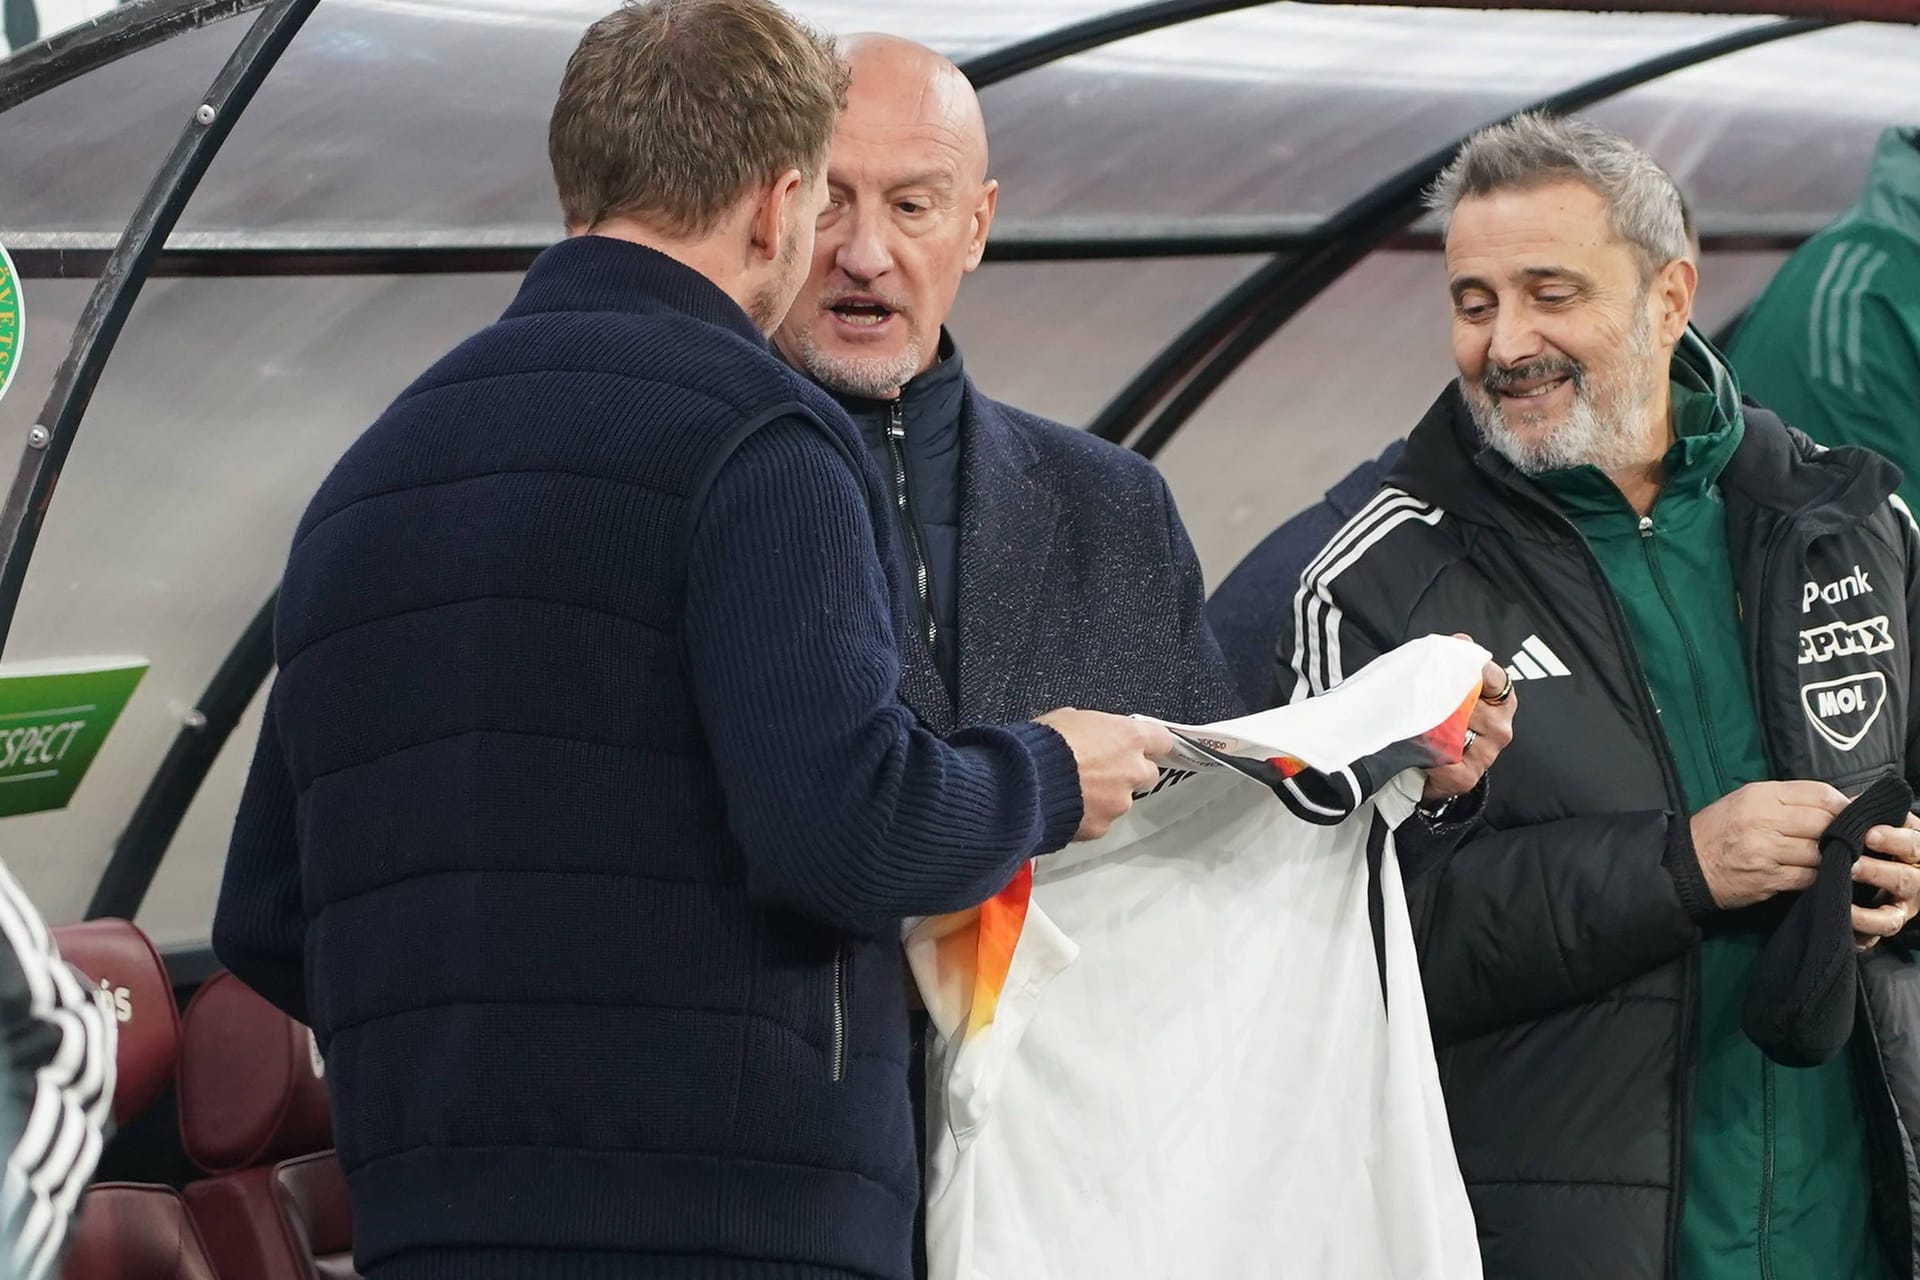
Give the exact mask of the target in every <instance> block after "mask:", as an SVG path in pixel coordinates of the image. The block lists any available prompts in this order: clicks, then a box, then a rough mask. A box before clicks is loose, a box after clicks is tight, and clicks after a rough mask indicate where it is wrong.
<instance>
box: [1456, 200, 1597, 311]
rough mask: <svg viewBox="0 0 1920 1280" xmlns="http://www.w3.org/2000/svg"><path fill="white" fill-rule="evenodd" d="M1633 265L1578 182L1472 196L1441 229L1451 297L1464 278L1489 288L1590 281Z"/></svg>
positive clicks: (1464, 201)
mask: <svg viewBox="0 0 1920 1280" xmlns="http://www.w3.org/2000/svg"><path fill="white" fill-rule="evenodd" d="M1632 263H1633V251H1632V248H1631V247H1630V246H1629V245H1628V244H1627V242H1626V241H1625V240H1623V239H1621V238H1620V235H1619V233H1618V232H1617V231H1616V230H1615V229H1614V226H1613V221H1612V219H1611V218H1610V217H1609V216H1608V214H1607V209H1606V203H1605V201H1604V200H1603V199H1601V197H1600V196H1599V194H1598V193H1597V192H1595V191H1593V190H1592V189H1591V188H1589V187H1586V186H1584V185H1581V184H1576V183H1555V184H1550V185H1546V186H1541V187H1535V188H1531V189H1519V190H1501V191H1494V192H1490V193H1488V194H1486V195H1483V196H1470V197H1468V198H1467V199H1464V200H1462V201H1461V202H1460V204H1459V205H1458V206H1457V207H1456V208H1455V209H1454V211H1453V215H1452V217H1451V218H1450V219H1449V220H1448V224H1447V235H1446V265H1447V276H1448V280H1449V285H1450V289H1451V291H1452V292H1453V293H1454V294H1455V296H1458V294H1459V292H1460V287H1461V284H1462V283H1463V282H1465V281H1472V282H1474V283H1475V284H1477V285H1479V286H1480V287H1483V288H1494V289H1497V288H1499V287H1501V286H1512V285H1520V284H1526V283H1529V282H1533V281H1538V280H1541V279H1545V278H1550V277H1554V276H1559V277H1575V278H1581V279H1584V280H1585V281H1586V282H1589V283H1591V282H1593V281H1595V280H1597V279H1598V278H1600V277H1604V276H1607V275H1610V274H1612V273H1613V269H1615V268H1620V269H1626V270H1631V269H1632Z"/></svg>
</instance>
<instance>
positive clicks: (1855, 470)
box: [1292, 388, 1920, 1280]
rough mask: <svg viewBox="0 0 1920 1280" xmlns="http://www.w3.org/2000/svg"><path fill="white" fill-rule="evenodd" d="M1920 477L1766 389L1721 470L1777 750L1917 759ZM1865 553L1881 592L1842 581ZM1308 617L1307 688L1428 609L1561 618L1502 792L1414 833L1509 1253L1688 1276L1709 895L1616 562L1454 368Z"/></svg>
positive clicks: (1348, 530)
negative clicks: (1609, 575) (1810, 420)
mask: <svg viewBox="0 0 1920 1280" xmlns="http://www.w3.org/2000/svg"><path fill="white" fill-rule="evenodd" d="M1899 479H1900V477H1899V473H1898V472H1897V471H1896V470H1895V469H1894V468H1893V467H1892V466H1891V465H1890V464H1889V463H1887V462H1885V461H1884V460H1883V459H1881V458H1879V457H1878V456H1877V455H1874V454H1869V453H1866V452H1864V451H1861V450H1854V449H1836V450H1832V451H1830V452H1828V451H1822V450H1820V449H1819V448H1818V447H1817V446H1815V445H1813V444H1811V443H1810V442H1809V441H1807V440H1806V439H1805V437H1803V436H1801V435H1799V434H1798V433H1796V432H1793V431H1791V430H1790V429H1788V428H1786V427H1784V426H1783V425H1782V424H1781V423H1780V421H1779V419H1777V418H1775V417H1774V416H1773V415H1771V414H1769V413H1767V412H1765V411H1764V410H1761V409H1758V408H1756V407H1754V406H1752V405H1748V406H1746V430H1745V435H1744V438H1743V440H1742V443H1741V445H1740V446H1739V448H1738V450H1737V452H1736V453H1735V454H1734V457H1733V459H1732V460H1731V461H1730V462H1729V463H1728V465H1727V468H1726V470H1725V472H1724V473H1723V475H1722V477H1721V481H1720V488H1721V492H1722V495H1723V496H1724V499H1725V501H1726V510H1727V537H1728V541H1729V544H1730V548H1731V552H1732V557H1733V564H1734V572H1735V578H1736V582H1737V584H1738V588H1739V595H1740V599H1741V601H1742V610H1743V630H1744V633H1745V639H1746V643H1747V645H1748V652H1749V659H1750V661H1749V666H1750V669H1751V670H1752V672H1753V673H1754V685H1755V688H1754V691H1753V692H1754V700H1755V703H1756V706H1757V708H1758V711H1759V716H1760V722H1761V726H1762V730H1763V733H1764V736H1765V739H1766V748H1767V754H1768V760H1769V763H1770V765H1771V768H1772V772H1773V776H1774V777H1776V778H1817V779H1823V780H1825V781H1828V782H1831V783H1833V784H1835V785H1836V786H1840V787H1842V788H1843V789H1857V785H1856V784H1859V783H1861V782H1863V781H1864V780H1866V779H1868V778H1871V777H1873V776H1875V775H1876V774H1878V773H1880V772H1881V771H1883V770H1885V769H1887V768H1889V767H1894V768H1898V769H1900V770H1902V771H1903V772H1904V773H1905V774H1906V775H1907V776H1908V777H1909V778H1910V779H1912V778H1915V777H1920V751H1917V750H1916V745H1917V744H1916V729H1920V715H1916V714H1915V710H1914V707H1913V703H1912V699H1913V697H1914V694H1915V691H1916V687H1920V682H1916V680H1915V679H1914V652H1913V648H1912V645H1911V643H1910V638H1911V636H1912V634H1913V632H1914V629H1915V627H1914V624H1915V618H1916V609H1917V608H1920V578H1917V577H1916V575H1917V574H1920V534H1917V533H1916V530H1915V528H1914V524H1913V521H1912V518H1911V517H1910V516H1909V515H1907V514H1906V513H1905V511H1904V508H1900V507H1898V506H1897V505H1896V504H1894V503H1891V502H1890V501H1889V497H1890V495H1891V494H1892V493H1893V491H1894V488H1895V486H1896V485H1897V484H1898V483H1899ZM1849 579H1851V580H1853V581H1855V582H1856V584H1858V583H1869V582H1870V583H1871V584H1872V590H1871V592H1866V591H1860V590H1858V589H1857V587H1856V589H1855V590H1853V591H1844V590H1823V588H1825V587H1829V586H1831V585H1832V584H1836V583H1839V582H1842V581H1843V580H1849ZM1809 588H1812V589H1811V590H1809ZM1295 625H1296V629H1297V636H1298V639H1297V640H1296V643H1295V646H1294V652H1293V654H1292V666H1293V671H1294V675H1295V679H1296V686H1297V687H1296V689H1295V696H1296V697H1297V696H1300V695H1301V694H1302V693H1305V692H1319V691H1321V690H1323V689H1325V688H1327V687H1329V686H1330V685H1332V684H1336V683H1338V682H1339V680H1340V679H1341V678H1342V677H1343V676H1345V675H1347V674H1348V673H1351V672H1352V671H1354V670H1357V669H1358V668H1359V667H1361V666H1362V665H1364V664H1365V663H1366V662H1367V661H1369V660H1370V659H1372V658H1373V657H1374V656H1376V655H1377V654H1379V653H1381V652H1383V651H1384V650H1386V649H1388V648H1390V647H1392V646H1393V645H1395V644H1398V643H1400V642H1401V641H1403V640H1406V639H1408V638H1411V637H1413V636H1418V635H1423V634H1426V633H1429V632H1443V633H1444V632H1454V631H1464V632H1467V633H1469V634H1471V635H1473V636H1474V637H1475V638H1476V639H1477V640H1479V641H1480V642H1481V643H1482V644H1485V645H1487V646H1488V647H1489V648H1490V649H1492V650H1493V651H1494V652H1495V653H1496V654H1497V655H1498V656H1499V657H1500V658H1501V660H1502V661H1513V660H1514V658H1513V657H1511V656H1510V655H1518V654H1520V653H1521V652H1522V651H1523V650H1525V651H1528V652H1538V650H1539V649H1540V648H1541V647H1544V648H1545V649H1546V650H1547V651H1550V653H1551V654H1552V655H1554V658H1555V660H1556V661H1557V662H1558V664H1559V665H1560V666H1562V667H1564V668H1565V671H1564V672H1562V671H1558V670H1556V671H1552V672H1548V673H1545V674H1549V675H1551V676H1553V677H1555V678H1548V679H1538V680H1528V681H1527V682H1526V683H1525V684H1524V685H1523V687H1522V697H1521V708H1522V710H1521V714H1520V718H1519V720H1518V722H1517V724H1516V738H1515V741H1514V744H1513V746H1512V747H1510V748H1509V749H1508V750H1507V751H1506V753H1505V754H1503V755H1502V756H1501V758H1500V762H1499V764H1498V765H1497V766H1496V767H1495V769H1494V771H1493V775H1492V779H1491V782H1492V785H1491V788H1490V790H1489V792H1488V795H1487V799H1486V806H1485V810H1484V815H1483V820H1482V821H1481V822H1480V823H1478V824H1475V825H1473V826H1471V827H1469V828H1466V829H1465V830H1464V832H1462V833H1456V834H1454V835H1452V836H1447V837H1442V836H1440V835H1436V834H1429V835H1428V836H1426V837H1425V838H1424V846H1425V847H1423V838H1422V836H1421V835H1420V834H1419V833H1417V832H1412V831H1409V832H1408V833H1407V839H1406V840H1404V841H1403V849H1402V856H1403V857H1404V858H1405V859H1406V861H1407V864H1408V874H1409V877H1410V884H1409V895H1410V899H1411V905H1412V907H1413V909H1414V912H1415V921H1416V929H1417V931H1418V934H1419V943H1420V947H1421V961H1422V970H1423V974H1424V977H1425V982H1426V989H1427V999H1428V1005H1429V1008H1430V1010H1431V1014H1432V1020H1433V1031H1434V1041H1435V1045H1436V1047H1437V1049H1438V1052H1439V1058H1440V1071H1441V1076H1442V1080H1443V1082H1444V1084H1445V1088H1446V1095H1447V1104H1448V1110H1449V1115H1450V1117H1451V1121H1452V1125H1453V1134H1454V1141H1455V1145H1456V1148H1457V1150H1458V1153H1459V1158H1460V1164H1461V1168H1462V1170H1463V1172H1464V1173H1465V1176H1466V1180H1467V1184H1468V1187H1469V1190H1470V1192H1471V1194H1472V1197H1473V1203H1474V1210H1475V1214H1476V1216H1477V1218H1478V1222H1479V1228H1480V1235H1481V1242H1482V1247H1483V1251H1484V1253H1485V1258H1486V1263H1487V1274H1488V1276H1489V1277H1495V1278H1500V1280H1509V1278H1520V1277H1527V1278H1531V1277H1546V1276H1552V1277H1555V1278H1556V1280H1666V1278H1669V1277H1675V1276H1676V1275H1677V1272H1676V1269H1675V1265H1674V1262H1673V1250H1674V1242H1675V1235H1676V1226H1677V1223H1678V1220H1679V1214H1680V1204H1681V1193H1682V1190H1683V1187H1682V1183H1683V1179H1682V1171H1683V1170H1684V1169H1685V1167H1686V1153H1685V1144H1686V1134H1687V1131H1688V1118H1687V1109H1688V1106H1689V1101H1690V1098H1691V1069H1692V1064H1693V1060H1694V1048H1693V1043H1692V1042H1693V1038H1694V1023H1695V1014H1694V1010H1693V1004H1694V1001H1695V999H1696V998H1697V991H1698V982H1699V978H1698V973H1697V963H1698V943H1699V940H1700V936H1701V932H1700V921H1701V920H1702V919H1704V918H1706V917H1708V916H1709V915H1710V914H1711V913H1712V910H1713V908H1712V901H1711V898H1710V896H1709V895H1708V894H1707V892H1706V886H1705V883H1704V881H1703V880H1702V878H1701V875H1700V869H1699V864H1698V862H1697V860H1696V858H1695V856H1694V852H1693V848H1692V842H1691V836H1690V832H1689V827H1688V823H1687V821H1686V819H1685V813H1686V806H1685V802H1684V799H1683V798H1682V794H1681V790H1680V786H1679V782H1678V780H1677V777H1676V775H1675V770H1674V765H1673V761H1672V757H1671V753H1670V751H1669V749H1668V747H1667V745H1666V742H1665V739H1664V737H1663V736H1662V735H1661V734H1660V733H1659V732H1658V730H1657V728H1656V721H1655V712H1654V709H1653V704H1652V700H1651V698H1650V696H1649V695H1648V693H1647V686H1646V680H1645V677H1644V675H1643V673H1642V671H1641V670H1640V667H1639V664H1638V661H1637V659H1636V658H1635V656H1634V654H1633V650H1632V646H1631V643H1630V641H1629V639H1628V634H1627V630H1626V624H1625V621H1624V619H1623V618H1622V617H1621V615H1620V610H1619V607H1618V605H1617V604H1616V603H1615V602H1614V599H1613V596H1612V594H1611V591H1610V590H1609V587H1608V585H1607V582H1606V580H1605V579H1604V578H1603V577H1602V575H1601V571H1600V568H1599V566H1598V564H1597V563H1596V562H1595V561H1594V559H1593V557H1592V554H1591V552H1590V551H1589V550H1588V549H1587V546H1586V544H1585V542H1584V541H1583V540H1582V539H1581V537H1580V535H1579V534H1578V533H1577V532H1576V531H1575V530H1574V528H1573V527H1572V526H1571V525H1570V524H1569V523H1568V522H1567V521H1566V520H1565V519H1564V518H1563V517H1562V516H1561V515H1560V514H1559V513H1558V512H1557V511H1556V509H1555V508H1554V507H1553V506H1552V504H1551V503H1550V502H1549V501H1548V500H1547V498H1546V497H1545V496H1544V494H1542V493H1541V491H1540V490H1538V489H1537V488H1535V487H1534V486H1533V485H1532V484H1531V483H1530V482H1529V481H1527V480H1526V478H1525V477H1524V476H1522V475H1520V474H1519V473H1518V472H1517V471H1515V470H1514V469H1513V468H1512V467H1511V466H1509V465H1508V464H1507V463H1506V462H1505V461H1504V459H1502V458H1500V457H1499V456H1498V455H1496V454H1493V453H1491V452H1490V451H1484V450H1482V449H1480V447H1479V445H1478V443H1477V441H1476V438H1475V435H1474V430H1473V426H1472V423H1471V420H1470V419H1469V417H1468V415H1467V412H1466V408H1465V405H1464V403H1463V402H1462V401H1461V399H1460V397H1459V394H1458V392H1457V391H1456V390H1454V389H1452V388H1449V390H1448V392H1447V393H1446V394H1445V395H1443V396H1442V397H1441V399H1440V400H1439V402H1438V403H1436V404H1435V406H1434V407H1433V409H1432V410H1431V411H1429V413H1428V414H1427V416H1426V418H1425V419H1424V420H1423V421H1422V422H1421V423H1420V425H1419V426H1418V427H1417V428H1416V429H1415V431H1414V433H1413V435H1412V437H1411V439H1410V441H1409V445H1408V449H1407V453H1406V455H1405V457H1404V458H1403V459H1402V461H1401V463H1400V464H1399V466H1398V467H1397V468H1396V469H1395V471H1394V473H1393V475H1392V477H1391V478H1390V480H1389V482H1388V486H1387V487H1385V488H1383V489H1382V490H1381V491H1380V493H1379V495H1378V496H1377V497H1376V498H1375V500H1374V501H1373V502H1372V503H1370V504H1369V505H1368V506H1367V507H1366V508H1364V509H1363V510H1362V511H1361V512H1360V513H1359V514H1358V515H1356V516H1355V517H1354V518H1353V519H1352V520H1351V521H1349V522H1348V524H1347V525H1346V527H1345V528H1344V529H1343V530H1342V531H1341V532H1340V533H1339V534H1337V535H1336V536H1335V538H1334V540H1333V542H1332V543H1331V544H1329V547H1328V549H1327V550H1326V551H1325V552H1323V553H1322V555H1321V556H1320V557H1319V558H1318V559H1317V560H1316V561H1315V562H1314V563H1313V564H1312V565H1310V566H1309V568H1308V570H1307V572H1306V574H1305V576H1304V578H1303V582H1302V587H1301V592H1300V596H1299V598H1298V599H1297V601H1296V604H1295ZM1522 665H1524V663H1523V664H1522ZM1537 665H1538V664H1536V666H1537ZM1911 941H1912V939H1910V938H1909V939H1902V940H1896V942H1894V943H1892V944H1889V945H1884V946H1882V947H1880V948H1878V949H1877V950H1876V951H1874V952H1873V953H1871V955H1870V957H1869V958H1868V959H1867V961H1866V963H1865V964H1863V966H1862V982H1863V989H1864V991H1865V996H1866V1001H1865V1007H1866V1009H1867V1010H1868V1012H1869V1016H1868V1017H1866V1018H1862V1019H1860V1021H1859V1024H1858V1026H1857V1028H1856V1032H1855V1037H1854V1043H1853V1053H1854V1055H1855V1061H1856V1064H1857V1066H1858V1068H1859V1078H1860V1079H1861V1081H1862V1082H1863V1086H1864V1088H1863V1093H1864V1096H1865V1098H1866V1115H1867V1119H1868V1126H1869V1130H1870V1144H1871V1146H1872V1159H1873V1169H1874V1190H1875V1208H1876V1220H1877V1222H1878V1224H1879V1226H1880V1228H1881V1230H1882V1232H1883V1234H1884V1236H1885V1238H1886V1245H1887V1253H1888V1256H1889V1257H1891V1258H1894V1259H1899V1260H1901V1261H1902V1264H1903V1268H1904V1269H1914V1264H1913V1259H1914V1257H1915V1254H1914V1235H1915V1233H1914V1229H1913V1223H1914V1221H1915V1215H1916V1212H1917V1211H1920V1166H1916V1164H1915V1160H1914V1154H1913V1151H1914V1148H1913V1143H1912V1138H1911V1132H1910V1130H1911V1128H1912V1126H1913V1118H1914V1117H1916V1116H1920V965H1917V964H1916V961H1915V959H1914V958H1913V955H1912V951H1911V949H1910V946H1909V945H1905V944H1908V943H1910V942H1911ZM1916 1274H1920V1271H1916Z"/></svg>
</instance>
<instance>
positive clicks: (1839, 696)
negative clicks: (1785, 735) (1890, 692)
mask: <svg viewBox="0 0 1920 1280" xmlns="http://www.w3.org/2000/svg"><path fill="white" fill-rule="evenodd" d="M1800 702H1801V705H1803V706H1804V707H1806V709H1807V719H1808V721H1810V722H1811V723H1812V725H1813V727H1814V728H1815V729H1816V730H1817V731H1818V732H1819V734H1820V736H1821V737H1823V738H1825V739H1826V740H1827V741H1828V742H1830V743H1832V744H1833V745H1834V746H1836V747H1838V748H1839V749H1840V750H1842V751H1851V750H1853V749H1854V748H1855V747H1856V746H1858V745H1859V744H1860V739H1862V738H1864V737H1866V736H1867V730H1869V729H1871V728H1873V722H1874V721H1875V720H1878V719H1879V718H1880V709H1881V708H1882V707H1884V706H1885V705H1886V703H1887V678H1886V676H1885V675H1883V674H1881V673H1880V672H1878V671H1868V672H1866V673H1864V674H1862V675H1857V676H1842V677H1841V678H1840V679H1838V680H1822V681H1820V682H1819V683H1818V684H1809V685H1803V686H1801V689H1800Z"/></svg>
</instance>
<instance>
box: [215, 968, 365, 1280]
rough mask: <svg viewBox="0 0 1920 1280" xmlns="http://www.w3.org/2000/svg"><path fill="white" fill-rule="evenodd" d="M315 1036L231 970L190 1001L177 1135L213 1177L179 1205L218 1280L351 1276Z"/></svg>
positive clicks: (348, 1220) (343, 1191) (347, 1226)
mask: <svg viewBox="0 0 1920 1280" xmlns="http://www.w3.org/2000/svg"><path fill="white" fill-rule="evenodd" d="M325 1070H326V1068H325V1064H324V1063H323V1062H322V1061H321V1058H320V1054H319V1051H318V1050H317V1049H316V1048H315V1046H314V1042H313V1035H312V1033H311V1032H310V1031H308V1030H307V1028H305V1027H303V1026H301V1025H300V1024H299V1023H297V1022H294V1021H293V1020H292V1019H290V1018H288V1017H287V1016H286V1015H285V1014H283V1013H281V1012H280V1011H279V1010H278V1009H276V1008H274V1007H273V1006H272V1005H270V1004H268V1003H267V1002H266V1001H265V1000H263V999H261V998H260V997H259V996H258V995H256V994H254V993H253V991H251V990H250V989H248V988H247V986H246V985H245V984H243V983H242V982H241V981H240V980H239V979H238V978H236V977H234V976H233V975H232V974H231V973H225V972H222V973H219V974H216V975H215V976H214V977H212V978H211V979H209V980H208V981H207V983H206V985H205V986H203V987H201V988H200V991H199V994H197V995H196V996H195V997H194V998H193V1002H192V1003H191V1004H189V1005H188V1006H187V1012H186V1018H185V1024H184V1029H183V1032H182V1046H181V1052H180V1090H179V1096H180V1136H181V1138H182V1140H183V1142H184V1143H185V1146H186V1150H187V1154H188V1155H189V1156H190V1157H192V1159H193V1161H194V1163H195V1164H197V1165H199V1166H200V1167H201V1168H202V1169H204V1170H206V1172H207V1173H209V1174H211V1175H213V1176H211V1177H209V1178H207V1179H206V1180H204V1181H201V1182H196V1183H193V1184H192V1185H190V1186H189V1187H188V1188H187V1190H186V1199H187V1204H188V1205H189V1206H190V1208H191V1209H192V1212H193V1217H194V1221H195V1222H196V1223H197V1224H198V1225H199V1228H200V1233H201V1235H202V1236H203V1237H204V1238H205V1240H206V1242H207V1247H208V1252H209V1254H210V1255H211V1257H212V1259H213V1262H214V1267H215V1269H216V1271H217V1272H218V1274H219V1276H220V1277H221V1280H349V1278H351V1277H353V1276H354V1275H355V1272H354V1270H353V1217H352V1210H351V1207H350V1205H349V1202H348V1198H347V1183H346V1175H345V1173H344V1172H343V1171H342V1170H341V1168H340V1162H339V1160H338V1159H337V1158H336V1157H335V1155H334V1153H333V1150H332V1147H333V1125H332V1116H331V1112H330V1110H329V1106H328V1101H327V1085H326V1080H325Z"/></svg>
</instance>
